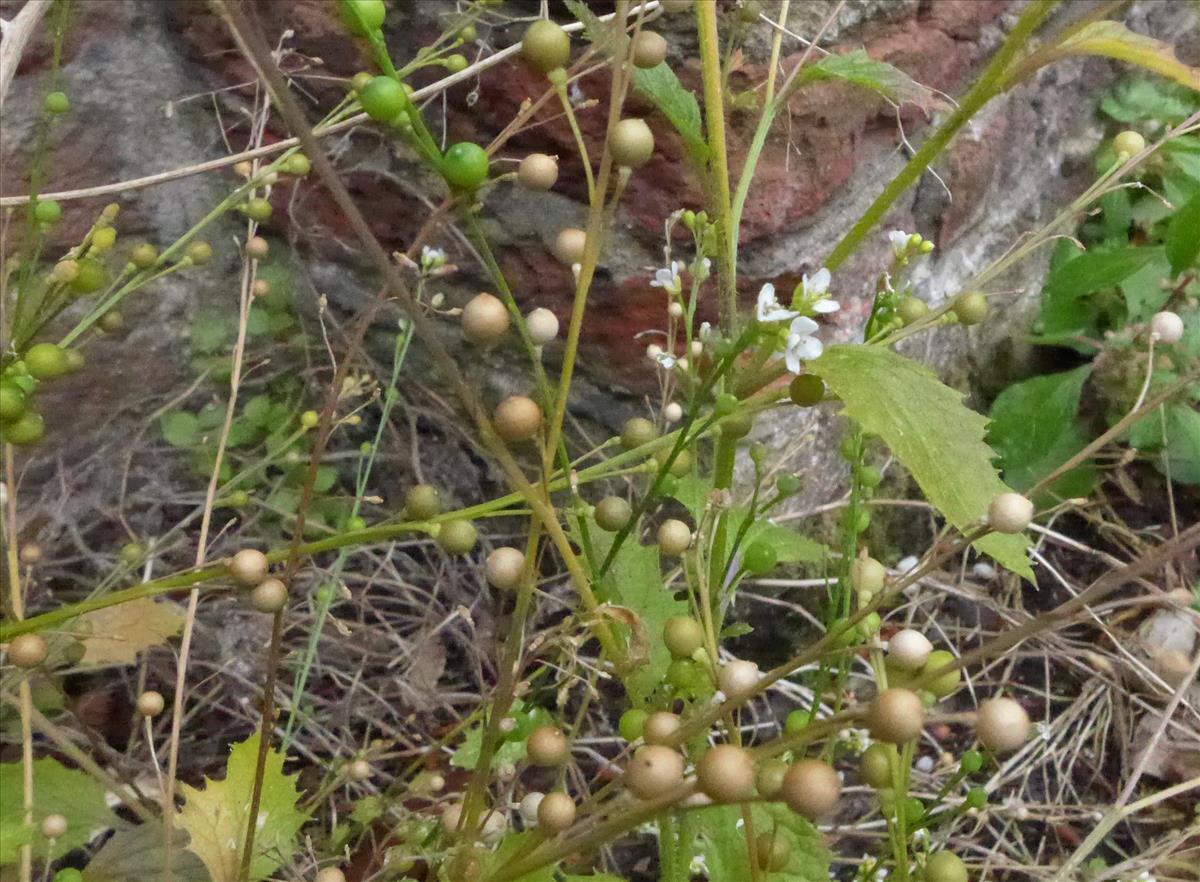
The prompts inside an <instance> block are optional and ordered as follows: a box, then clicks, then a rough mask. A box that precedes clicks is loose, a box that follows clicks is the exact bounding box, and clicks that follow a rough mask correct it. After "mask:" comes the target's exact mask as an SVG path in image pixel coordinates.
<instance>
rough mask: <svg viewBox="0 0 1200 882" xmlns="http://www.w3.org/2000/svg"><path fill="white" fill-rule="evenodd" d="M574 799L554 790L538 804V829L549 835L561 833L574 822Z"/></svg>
mask: <svg viewBox="0 0 1200 882" xmlns="http://www.w3.org/2000/svg"><path fill="white" fill-rule="evenodd" d="M575 811H576V810H575V800H573V799H571V797H570V796H568V795H567V794H565V793H563V792H562V791H561V790H555V791H552V792H550V793H547V794H546V796H545V798H544V799H542V801H541V802H540V803H539V804H538V812H537V819H538V829H539V830H542V831H544V832H546V833H549V834H550V835H554V834H555V833H561V832H562V831H563V830H566V829H568V828H569V827H570V826H571V825H572V824H574V823H575Z"/></svg>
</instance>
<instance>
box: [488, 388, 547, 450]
mask: <svg viewBox="0 0 1200 882" xmlns="http://www.w3.org/2000/svg"><path fill="white" fill-rule="evenodd" d="M495 423H496V432H497V434H499V435H500V437H501V438H503V439H504V440H505V441H509V442H516V441H529V440H531V439H532V438H534V437H536V436H537V433H538V429H540V428H541V426H542V409H541V408H540V407H538V405H537V402H536V401H534V400H533V399H532V398H527V397H525V396H524V395H513V396H511V397H509V398H505V399H504V400H503V401H501V402H500V404H499V405H498V406H497V407H496V415H495Z"/></svg>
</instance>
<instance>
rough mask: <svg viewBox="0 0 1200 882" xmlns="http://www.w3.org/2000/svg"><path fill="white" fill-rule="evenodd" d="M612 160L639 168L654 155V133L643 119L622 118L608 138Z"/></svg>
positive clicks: (627, 166)
mask: <svg viewBox="0 0 1200 882" xmlns="http://www.w3.org/2000/svg"><path fill="white" fill-rule="evenodd" d="M609 149H610V150H611V151H612V157H613V161H614V162H616V164H617V165H623V166H625V167H626V168H641V167H642V166H643V165H645V164H646V163H647V162H649V160H650V157H651V156H653V155H654V133H653V132H652V131H650V126H648V125H646V121H645V120H644V119H623V120H621V121H620V122H619V123H617V124H616V125H615V126H614V127H613V130H612V137H611V138H610V140H609Z"/></svg>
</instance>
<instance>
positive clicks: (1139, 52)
mask: <svg viewBox="0 0 1200 882" xmlns="http://www.w3.org/2000/svg"><path fill="white" fill-rule="evenodd" d="M1049 54H1050V55H1052V56H1058V57H1061V56H1064V55H1104V56H1106V57H1108V58H1115V59H1117V60H1118V61H1127V62H1129V63H1130V64H1136V65H1139V66H1141V67H1144V68H1146V69H1147V70H1152V71H1154V72H1155V73H1157V74H1162V75H1163V76H1164V77H1168V78H1170V79H1172V80H1175V81H1176V82H1179V83H1183V84H1184V85H1185V86H1188V87H1190V88H1192V89H1197V90H1200V68H1196V67H1188V66H1187V65H1186V64H1184V63H1183V62H1182V61H1180V60H1179V59H1178V58H1176V57H1175V50H1174V48H1173V47H1172V46H1171V45H1170V44H1168V43H1164V42H1163V41H1162V40H1156V39H1154V38H1153V37H1148V36H1146V35H1145V34H1138V33H1135V32H1133V31H1131V30H1129V28H1127V27H1125V25H1123V24H1122V23H1121V22H1119V21H1094V22H1091V23H1090V24H1088V25H1086V26H1084V27H1082V28H1080V29H1079V30H1077V31H1076V32H1075V33H1073V34H1070V35H1068V36H1067V37H1066V39H1064V40H1063V41H1062V42H1061V43H1059V44H1058V45H1057V46H1054V47H1051V48H1050V51H1049Z"/></svg>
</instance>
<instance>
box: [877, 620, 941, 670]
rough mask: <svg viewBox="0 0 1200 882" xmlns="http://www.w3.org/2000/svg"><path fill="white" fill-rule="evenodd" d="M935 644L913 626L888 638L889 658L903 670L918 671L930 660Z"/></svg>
mask: <svg viewBox="0 0 1200 882" xmlns="http://www.w3.org/2000/svg"><path fill="white" fill-rule="evenodd" d="M931 652H933V644H932V643H930V642H929V639H928V638H927V637H926V636H925V635H924V634H922V633H921V632H920V631H917V630H915V629H913V628H905V629H904V630H903V631H897V632H896V633H895V634H893V635H892V637H891V639H890V640H888V648H887V660H888V661H889V662H890V663H891V664H893V665H895V666H896V667H897V668H899V669H900V670H902V671H918V670H920V669H921V668H922V666H924V664H925V662H927V661H929V653H931Z"/></svg>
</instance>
